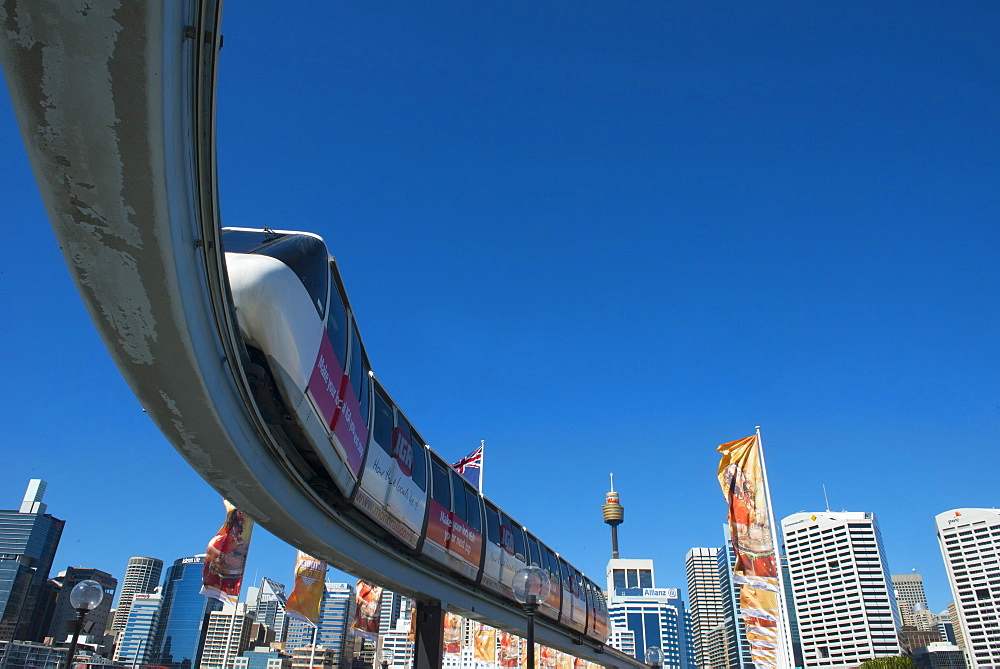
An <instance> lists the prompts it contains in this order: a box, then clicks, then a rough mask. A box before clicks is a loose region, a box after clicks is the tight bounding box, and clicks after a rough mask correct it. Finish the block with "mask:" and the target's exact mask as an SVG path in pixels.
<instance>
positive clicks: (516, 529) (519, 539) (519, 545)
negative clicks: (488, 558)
mask: <svg viewBox="0 0 1000 669" xmlns="http://www.w3.org/2000/svg"><path fill="white" fill-rule="evenodd" d="M510 529H511V530H513V533H514V557H516V558H517V559H518V560H520V561H521V562H527V561H528V549H527V547H526V546H525V545H524V528H522V527H521V526H520V525H517V524H516V523H515V524H514V525H512V526H511V528H510Z"/></svg>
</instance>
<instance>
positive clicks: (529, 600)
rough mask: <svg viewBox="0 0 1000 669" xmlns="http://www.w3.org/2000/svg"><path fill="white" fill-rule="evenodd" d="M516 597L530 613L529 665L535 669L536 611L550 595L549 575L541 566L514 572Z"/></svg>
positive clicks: (513, 584)
mask: <svg viewBox="0 0 1000 669" xmlns="http://www.w3.org/2000/svg"><path fill="white" fill-rule="evenodd" d="M511 586H512V587H513V589H514V599H516V600H517V601H519V602H520V603H521V607H522V608H523V609H524V612H525V613H527V614H528V638H527V639H526V641H527V642H528V666H527V669H535V613H536V612H537V611H538V605H539V603H541V602H544V601H545V598H546V597H548V596H549V588H550V587H551V583H550V582H549V575H548V573H546V572H545V570H544V569H541V568H540V567H534V566H531V567H523V568H521V569H518V570H517V573H516V574H514V582H513V583H512V584H511Z"/></svg>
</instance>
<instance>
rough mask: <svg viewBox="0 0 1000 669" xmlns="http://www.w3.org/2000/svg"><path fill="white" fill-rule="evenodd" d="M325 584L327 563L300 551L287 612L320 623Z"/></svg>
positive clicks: (302, 619) (298, 618)
mask: <svg viewBox="0 0 1000 669" xmlns="http://www.w3.org/2000/svg"><path fill="white" fill-rule="evenodd" d="M325 584H326V564H325V563H324V562H321V561H319V560H317V559H316V558H314V557H312V556H310V555H306V554H305V553H303V552H302V551H299V553H298V557H297V558H296V560H295V587H293V588H292V594H291V595H289V596H288V602H287V603H286V604H285V614H286V615H288V616H290V617H292V618H294V619H296V620H301V621H303V622H306V623H309V624H310V625H313V626H316V625H318V624H319V608H320V604H322V602H323V591H324V590H325V589H326V585H325Z"/></svg>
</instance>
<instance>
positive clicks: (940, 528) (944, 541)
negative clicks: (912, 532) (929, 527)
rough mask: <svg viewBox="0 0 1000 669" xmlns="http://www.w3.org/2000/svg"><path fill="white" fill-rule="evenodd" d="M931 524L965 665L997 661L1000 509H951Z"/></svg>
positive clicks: (999, 644)
mask: <svg viewBox="0 0 1000 669" xmlns="http://www.w3.org/2000/svg"><path fill="white" fill-rule="evenodd" d="M935 524H936V526H937V536H938V542H939V543H940V545H941V556H942V558H943V559H944V565H945V570H946V571H947V573H948V582H949V583H950V585H951V593H952V596H953V597H954V598H955V602H954V605H955V612H956V614H957V615H956V616H955V617H956V618H957V625H956V627H955V636H956V638H957V639H958V640H960V641H961V643H962V647H963V649H964V650H965V659H966V661H967V663H968V665H969V667H997V666H1000V625H998V624H997V619H998V616H1000V510H997V509H954V510H952V511H946V512H944V513H939V514H938V515H937V517H936V518H935ZM950 606H951V605H949V608H950ZM953 622H955V621H953Z"/></svg>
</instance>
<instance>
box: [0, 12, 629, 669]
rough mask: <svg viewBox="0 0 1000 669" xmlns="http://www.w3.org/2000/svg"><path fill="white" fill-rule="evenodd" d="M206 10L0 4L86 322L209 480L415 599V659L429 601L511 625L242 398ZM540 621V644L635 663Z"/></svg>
mask: <svg viewBox="0 0 1000 669" xmlns="http://www.w3.org/2000/svg"><path fill="white" fill-rule="evenodd" d="M220 16H221V6H220V5H219V3H218V1H217V0H188V1H187V2H180V1H175V0H148V1H146V2H121V1H120V0H5V1H4V2H3V3H0V64H2V66H3V70H4V76H5V78H6V80H7V85H8V89H9V91H10V95H11V98H12V101H13V107H14V112H15V115H16V116H17V120H18V124H19V126H20V130H21V137H22V140H23V141H24V145H25V147H26V149H27V154H28V158H29V160H30V162H31V166H32V169H33V171H34V175H35V180H36V182H37V184H38V187H39V191H40V193H41V197H42V200H43V202H44V204H45V208H46V211H47V213H48V216H49V221H50V223H51V224H52V227H53V230H54V232H55V235H56V238H57V240H58V242H59V245H60V248H61V249H62V251H63V255H64V257H65V260H66V264H67V265H68V267H69V270H70V274H71V275H72V277H73V280H74V282H75V283H76V286H77V288H78V290H79V292H80V296H81V298H82V299H83V302H84V304H85V305H86V307H87V309H88V311H89V313H90V316H91V318H92V319H93V321H94V325H95V326H96V328H97V330H98V332H99V334H100V335H101V337H102V339H103V340H104V343H105V345H106V346H107V348H108V351H109V352H110V354H111V357H112V358H113V359H114V361H115V364H116V365H117V366H118V369H119V371H121V373H122V375H123V376H124V378H125V380H126V381H127V382H128V384H129V386H130V387H131V388H132V391H133V392H134V393H135V395H136V397H137V398H138V399H139V401H140V403H141V404H142V407H143V408H144V409H145V411H146V412H147V414H148V415H149V416H150V417H151V418H152V419H153V421H154V422H156V424H157V426H158V427H159V428H160V430H161V432H162V433H163V434H164V436H165V437H166V438H167V440H168V441H170V443H171V444H172V445H173V446H174V447H175V448H176V449H177V450H178V452H179V453H180V454H181V455H182V456H183V457H184V458H185V459H186V460H187V462H188V463H189V464H190V465H191V466H192V467H193V468H194V469H195V471H197V472H198V474H199V475H200V476H201V477H202V478H204V479H205V481H207V482H208V483H209V484H210V485H211V486H212V487H213V488H215V489H216V490H217V491H218V492H219V494H221V495H223V496H224V497H226V498H227V499H229V500H231V501H232V502H233V503H234V504H236V505H237V506H238V507H239V508H241V509H242V510H244V511H245V512H246V513H247V514H248V515H250V516H251V517H252V518H253V519H254V520H256V521H257V522H258V523H260V524H261V525H263V526H264V527H265V528H267V529H268V530H269V531H270V532H271V533H273V534H274V535H276V536H278V537H280V538H282V539H283V540H285V541H286V542H288V543H289V544H291V545H292V546H295V547H296V548H299V549H301V550H303V551H306V552H307V553H310V554H311V555H314V556H316V557H317V558H320V559H322V560H324V561H326V562H327V563H329V564H330V565H332V566H334V567H336V568H338V569H341V570H343V571H346V572H348V573H351V574H354V575H355V576H357V577H359V578H363V579H366V580H369V581H371V582H373V583H377V584H379V585H381V586H384V587H386V588H389V589H391V590H393V591H396V592H399V593H401V594H404V595H406V596H408V597H411V598H413V599H415V600H417V601H418V602H423V604H422V605H421V606H422V610H423V613H424V616H425V618H426V620H427V622H426V623H425V624H423V625H420V626H419V627H420V628H422V631H420V632H419V633H418V634H419V642H418V643H419V646H418V647H419V648H420V653H421V656H422V657H423V659H422V660H420V662H421V663H422V664H420V665H418V666H419V669H439V667H440V662H441V659H440V648H441V635H442V626H441V622H442V621H441V616H442V610H443V608H444V606H445V605H442V604H438V605H431V604H430V603H429V602H431V601H438V602H446V603H447V604H446V608H447V609H448V610H450V611H454V612H456V613H460V614H462V615H464V616H466V617H471V618H475V619H477V620H481V621H484V622H487V623H489V624H491V625H493V626H495V627H498V628H500V629H504V630H507V631H510V632H513V633H515V634H520V635H522V636H523V635H524V628H525V621H524V616H523V613H522V612H521V611H520V610H519V609H518V607H517V606H516V605H513V604H512V603H510V602H506V601H503V600H501V599H499V598H497V597H494V596H491V595H490V594H489V593H484V592H482V591H480V590H477V589H476V588H474V587H472V586H470V585H468V584H465V583H462V582H460V581H458V580H457V579H455V578H454V577H453V576H451V575H449V574H447V573H444V572H441V571H436V570H434V569H431V568H430V567H428V566H427V565H426V564H424V563H421V562H419V561H417V560H415V559H413V558H411V557H409V556H406V555H403V554H401V553H398V552H397V551H396V550H395V549H394V547H393V546H391V545H389V544H388V543H387V542H386V541H384V540H383V539H381V538H379V537H377V536H374V535H373V534H372V533H371V532H370V531H368V530H367V529H366V528H364V527H361V526H359V525H357V524H356V523H354V522H353V521H352V520H351V519H350V518H347V517H344V516H342V515H341V514H340V513H339V512H338V511H337V510H336V509H333V508H331V507H330V506H329V505H327V504H326V503H325V502H324V501H323V500H322V499H320V498H319V497H318V496H317V495H316V493H315V492H314V491H313V490H312V489H311V488H310V487H309V486H308V485H307V484H306V483H305V482H304V481H303V480H302V479H301V478H300V476H299V475H298V474H297V473H296V471H295V469H294V467H292V466H291V465H290V464H289V462H288V460H287V459H286V455H285V454H284V453H283V450H282V448H281V446H280V444H278V443H277V442H276V441H275V440H274V438H273V437H272V436H271V434H270V431H269V430H268V428H267V425H266V423H265V421H264V420H263V418H262V417H261V415H260V412H259V410H258V409H257V407H256V404H255V403H254V401H253V395H252V392H251V390H250V384H249V383H248V382H247V379H246V377H245V375H244V372H243V368H242V366H241V364H240V355H239V346H240V344H239V340H238V337H239V335H238V333H237V332H236V329H235V326H234V323H233V318H232V314H231V311H230V308H229V300H228V298H227V284H226V278H225V277H226V272H225V265H224V257H223V254H222V251H221V248H220V244H219V239H218V236H219V224H218V201H217V197H216V188H215V182H216V175H215V140H214V127H215V126H214V124H215V106H214V105H215V73H216V62H217V56H218V53H219V46H220V41H221V40H220V39H219V30H218V25H219V19H220ZM539 622H540V624H539V625H538V626H537V628H536V638H537V640H538V642H539V643H544V644H546V645H548V646H551V647H552V648H557V649H559V650H563V651H565V652H568V653H571V654H573V655H575V656H577V657H582V658H585V659H588V660H590V661H592V662H596V663H598V664H601V665H604V666H605V667H609V668H611V667H622V668H624V667H632V668H636V669H638V668H639V667H644V666H645V665H643V664H642V663H641V662H638V661H636V660H635V659H633V658H631V657H628V656H625V655H623V654H621V653H618V652H617V651H612V650H610V649H608V648H607V647H605V646H603V645H600V644H597V643H596V642H593V641H590V640H583V641H582V643H581V639H580V638H579V636H578V635H573V634H570V633H568V632H567V631H566V630H563V629H561V628H559V627H557V626H555V625H549V624H546V623H544V622H542V621H539ZM435 645H436V647H437V649H438V650H437V652H436V653H435V650H434V649H435ZM435 655H437V659H434V657H435Z"/></svg>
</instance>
